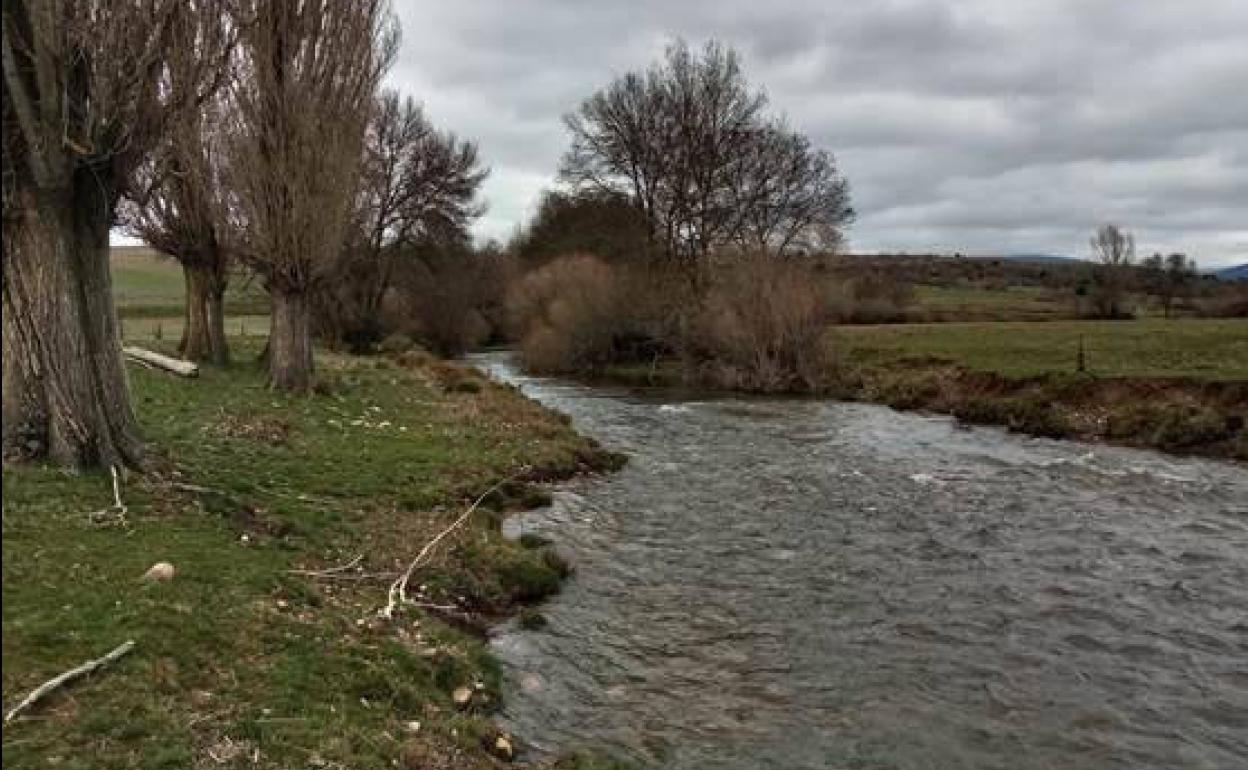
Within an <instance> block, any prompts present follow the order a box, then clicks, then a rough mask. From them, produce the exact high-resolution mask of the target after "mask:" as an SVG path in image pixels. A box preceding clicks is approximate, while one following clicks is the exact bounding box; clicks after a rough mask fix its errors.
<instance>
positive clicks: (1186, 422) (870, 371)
mask: <svg viewBox="0 0 1248 770" xmlns="http://www.w3.org/2000/svg"><path fill="white" fill-rule="evenodd" d="M828 345H829V350H830V351H831V352H830V355H829V359H830V361H831V364H830V365H829V367H828V370H827V372H826V378H825V381H824V383H823V387H822V391H821V394H820V395H823V396H827V397H832V398H837V399H842V400H848V401H863V402H868V403H876V404H885V405H887V406H891V407H893V408H896V409H903V410H918V411H926V412H934V413H939V414H949V415H953V416H955V417H957V418H958V419H959V420H962V421H964V422H967V423H972V424H982V425H999V426H1004V427H1006V428H1008V429H1010V430H1012V431H1016V432H1020V433H1026V434H1029V435H1034V436H1044V437H1049V438H1065V439H1075V440H1080V441H1090V442H1104V443H1112V444H1119V445H1123V446H1134V447H1141V448H1147V449H1157V450H1161V451H1164V452H1169V453H1172V454H1185V455H1197V456H1203V457H1215V458H1226V459H1234V460H1241V461H1242V460H1248V363H1245V362H1248V321H1244V320H1219V321H1192V320H1189V321H1161V320H1148V321H1130V322H1113V321H1110V322H1105V321H1071V322H1057V321H1050V322H1043V323H964V324H896V325H891V326H840V327H836V328H835V329H834V330H832V331H831V332H830V333H829V341H828ZM1081 350H1082V353H1081V352H1080V351H1081ZM1081 356H1082V358H1083V361H1084V369H1085V371H1083V372H1080V371H1077V370H1078V368H1079V361H1080V357H1081ZM594 381H599V382H615V383H619V384H627V385H636V386H649V385H664V386H671V385H678V384H681V383H684V382H693V383H695V384H700V383H698V378H697V377H696V373H695V375H694V376H693V377H688V376H687V373H686V372H685V371H684V370H683V368H682V367H681V365H680V363H679V362H678V361H660V362H657V363H656V364H652V365H642V366H614V367H610V368H607V369H606V370H604V371H602V372H600V373H599V374H598V375H597V376H596V378H595V380H594Z"/></svg>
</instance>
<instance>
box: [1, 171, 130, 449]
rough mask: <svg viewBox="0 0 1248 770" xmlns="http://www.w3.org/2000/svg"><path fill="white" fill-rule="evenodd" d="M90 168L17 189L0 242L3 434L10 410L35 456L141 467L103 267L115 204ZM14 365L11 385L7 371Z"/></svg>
mask: <svg viewBox="0 0 1248 770" xmlns="http://www.w3.org/2000/svg"><path fill="white" fill-rule="evenodd" d="M103 187H104V186H103V185H102V184H101V183H100V181H99V180H98V179H97V178H96V176H95V175H94V174H92V173H91V172H90V171H85V170H84V171H80V172H78V173H76V174H75V176H74V179H73V183H72V184H71V185H69V186H67V187H65V188H60V189H36V190H31V191H23V192H21V193H19V194H20V195H22V196H23V198H24V199H23V200H22V201H20V202H19V204H18V205H19V206H20V207H21V208H20V210H21V211H22V212H23V215H22V221H21V224H20V225H19V227H18V228H17V232H16V233H6V234H5V236H6V238H11V237H12V238H16V239H17V240H16V242H15V243H14V244H13V245H12V246H11V247H9V248H6V250H5V257H6V265H5V274H4V341H5V351H4V356H5V374H6V377H5V386H4V387H5V411H6V414H5V422H6V426H5V440H6V449H8V446H7V441H8V439H9V434H10V431H9V426H8V424H7V423H8V421H9V408H10V405H13V408H14V409H15V410H16V412H15V414H16V415H17V416H18V417H19V419H20V421H21V424H22V425H23V426H24V428H23V429H24V430H25V432H26V435H28V436H36V437H37V439H38V442H39V446H38V449H37V451H36V452H34V453H33V454H36V455H46V456H47V457H49V458H50V459H52V460H53V461H55V462H58V463H61V464H65V465H72V466H79V467H87V466H109V465H126V466H138V465H139V464H140V462H141V460H142V444H141V442H140V441H139V437H138V427H137V423H136V421H135V418H134V412H133V410H132V408H131V406H130V393H129V388H128V386H127V382H126V372H125V368H124V366H123V364H122V358H121V340H120V336H119V334H118V325H117V315H116V311H115V309H114V307H113V295H112V285H111V278H110V276H109V265H108V231H109V222H110V219H111V204H110V200H109V198H108V195H107V192H106V191H105V190H104V189H103ZM10 372H12V373H13V375H14V377H13V382H12V383H10V378H9V376H8V375H9V374H10Z"/></svg>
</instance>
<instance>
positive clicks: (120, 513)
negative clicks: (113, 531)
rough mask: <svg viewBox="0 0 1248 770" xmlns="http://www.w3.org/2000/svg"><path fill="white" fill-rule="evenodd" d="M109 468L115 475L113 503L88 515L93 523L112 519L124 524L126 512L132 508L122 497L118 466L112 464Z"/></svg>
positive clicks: (101, 522)
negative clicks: (128, 506) (127, 505)
mask: <svg viewBox="0 0 1248 770" xmlns="http://www.w3.org/2000/svg"><path fill="white" fill-rule="evenodd" d="M108 470H109V473H111V474H112V476H113V504H112V505H110V506H108V507H107V508H101V509H100V510H98V511H92V512H91V513H90V514H88V516H87V517H88V518H89V519H91V522H92V523H93V524H104V523H107V522H109V520H112V521H113V522H114V523H117V524H123V525H124V524H125V523H126V514H128V513H129V512H130V509H129V508H127V507H126V504H125V503H124V502H122V499H121V481H120V479H119V478H118V476H117V466H116V465H110V466H108Z"/></svg>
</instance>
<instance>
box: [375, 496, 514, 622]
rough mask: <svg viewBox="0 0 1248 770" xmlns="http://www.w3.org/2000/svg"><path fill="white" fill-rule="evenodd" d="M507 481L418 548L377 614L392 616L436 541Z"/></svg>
mask: <svg viewBox="0 0 1248 770" xmlns="http://www.w3.org/2000/svg"><path fill="white" fill-rule="evenodd" d="M508 481H511V477H510V476H509V477H507V478H505V479H503V480H502V481H500V482H498V483H497V484H495V485H494V486H492V487H490V488H489V489H487V490H485V491H484V492H482V493H481V496H480V497H478V498H477V499H476V500H475V501H473V503H472V505H470V506H468V510H466V511H464V512H463V514H462V515H460V517H459V518H458V519H456V520H455V521H453V522H451V525H450V526H449V527H447V528H446V529H444V530H442V531H441V532H439V533H438V534H437V536H436V537H434V538H433V539H432V540H430V541H429V542H428V543H426V544H425V547H424V548H422V549H420V553H418V554H416V558H414V559H412V562H411V563H410V564H408V565H407V570H406V571H405V572H404V573H403V574H402V575H400V576H399V578H398V579H397V580H395V581H394V582H393V583H391V584H390V591H389V593H388V596H387V598H386V606H385V607H383V608H381V609H380V610H379V611H378V613H377V614H378V615H380V616H381V617H383V618H385V619H387V620H389V619H390V618H392V617H394V613H395V610H397V609H398V608H399V605H400V604H404V603H406V602H407V583H408V581H409V580H411V579H412V573H414V572H415V571H416V569H417V568H418V567H420V565H421V564H423V563H424V561H425V559H426V558H428V556H429V554H431V553H433V549H434V548H435V547H437V545H438V543H440V542H442V540H443V539H444V538H445V537H446V536H447V535H449V534H451V533H452V532H454V531H455V530H457V529H459V528H460V526H462V525H463V523H464V522H465V521H467V520H468V517H469V516H471V515H472V512H473V511H475V510H477V506H479V505H481V503H482V502H484V501H485V498H487V497H489V496H490V494H491V493H493V492H494V490H496V489H498V488H499V487H501V486H502V485H504V484H506V483H507V482H508Z"/></svg>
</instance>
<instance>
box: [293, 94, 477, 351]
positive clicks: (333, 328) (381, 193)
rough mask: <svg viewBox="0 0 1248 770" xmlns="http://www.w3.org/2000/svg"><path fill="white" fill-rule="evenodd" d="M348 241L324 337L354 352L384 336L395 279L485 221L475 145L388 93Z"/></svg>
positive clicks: (323, 311) (323, 318) (323, 312)
mask: <svg viewBox="0 0 1248 770" xmlns="http://www.w3.org/2000/svg"><path fill="white" fill-rule="evenodd" d="M362 163H363V169H362V173H361V174H360V184H359V190H358V192H357V195H356V205H355V212H354V216H353V218H352V222H351V225H350V226H349V236H348V238H347V239H346V241H345V243H344V247H343V249H342V250H341V252H340V254H339V257H338V263H337V265H336V267H335V269H334V275H335V280H334V281H332V282H329V283H328V284H327V285H326V286H325V287H324V289H323V290H322V291H321V292H320V294H319V295H318V298H317V306H318V316H320V317H319V318H318V321H320V322H321V323H322V324H323V328H322V331H323V332H324V333H326V334H328V335H329V336H331V337H333V338H335V339H336V340H345V341H347V342H349V343H350V344H352V345H353V346H354V347H356V348H364V347H368V346H371V345H372V344H373V343H374V342H376V341H377V340H378V339H379V337H380V335H381V329H380V310H381V304H382V301H383V300H384V299H385V297H386V293H387V292H388V291H389V290H390V288H391V287H392V286H393V285H394V281H395V274H396V271H398V270H400V269H401V268H402V267H403V266H404V263H408V266H409V267H410V266H411V262H412V260H414V259H418V258H419V256H420V254H421V253H422V252H424V251H428V249H425V248H421V247H422V245H428V246H430V247H433V248H441V247H443V246H448V245H453V244H455V243H458V242H460V241H463V242H465V243H466V242H467V240H468V227H469V225H470V224H471V222H472V220H474V219H475V218H476V217H478V216H480V215H481V214H482V213H484V211H485V208H484V206H483V205H481V203H480V202H479V201H478V200H477V193H478V191H479V190H480V187H481V183H482V182H483V181H484V180H485V177H486V174H487V173H488V171H487V170H486V169H484V168H482V167H481V166H480V160H479V154H478V151H477V145H476V144H475V143H474V142H468V141H462V140H460V139H459V138H458V137H456V136H455V135H454V134H452V133H448V132H440V131H437V130H436V129H435V128H434V127H433V125H432V124H431V123H430V122H429V120H428V119H427V118H426V116H425V114H424V111H423V110H422V109H421V108H420V105H418V104H417V103H416V102H415V101H414V100H413V99H412V98H410V97H408V98H406V99H403V98H401V97H400V96H399V94H398V93H397V92H395V91H389V90H388V91H385V92H384V93H382V95H381V96H380V97H379V98H378V100H377V108H376V111H375V112H374V114H373V119H372V121H371V122H370V123H369V127H368V131H367V133H366V137H365V144H364V157H363V161H362Z"/></svg>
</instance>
